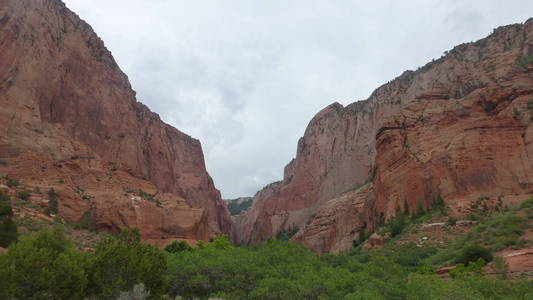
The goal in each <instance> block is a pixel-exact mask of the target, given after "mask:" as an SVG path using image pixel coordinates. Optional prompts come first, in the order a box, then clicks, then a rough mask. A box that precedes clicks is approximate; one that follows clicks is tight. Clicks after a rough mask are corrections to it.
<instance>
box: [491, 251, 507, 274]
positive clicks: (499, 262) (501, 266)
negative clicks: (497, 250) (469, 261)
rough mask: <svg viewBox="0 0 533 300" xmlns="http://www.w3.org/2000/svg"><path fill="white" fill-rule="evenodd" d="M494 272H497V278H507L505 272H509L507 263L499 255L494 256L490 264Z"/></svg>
mask: <svg viewBox="0 0 533 300" xmlns="http://www.w3.org/2000/svg"><path fill="white" fill-rule="evenodd" d="M492 268H493V269H494V272H496V274H498V278H500V279H507V273H508V272H509V265H508V264H507V263H506V262H505V260H504V259H503V258H501V256H496V257H495V258H494V262H493V264H492Z"/></svg>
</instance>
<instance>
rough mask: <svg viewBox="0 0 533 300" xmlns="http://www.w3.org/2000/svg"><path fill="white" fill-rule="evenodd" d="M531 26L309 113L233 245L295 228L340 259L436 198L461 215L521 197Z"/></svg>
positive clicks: (531, 185) (532, 114)
mask: <svg viewBox="0 0 533 300" xmlns="http://www.w3.org/2000/svg"><path fill="white" fill-rule="evenodd" d="M532 119H533V19H530V20H528V21H527V22H526V23H524V24H515V25H509V26H504V27H500V28H498V29H496V30H495V31H494V32H493V33H492V34H491V35H490V36H488V37H487V38H484V39H482V40H479V41H477V42H475V43H467V44H463V45H460V46H457V47H455V48H454V49H453V50H451V51H449V52H447V53H446V54H445V55H444V56H443V57H441V58H440V59H437V60H435V61H433V62H431V63H429V64H427V65H426V66H424V67H422V68H420V69H419V70H417V71H407V72H404V73H403V74H402V75H401V76H399V77H398V78H396V79H394V80H393V81H391V82H389V83H387V84H385V85H383V86H381V87H380V88H378V89H377V90H375V91H374V92H373V93H372V95H371V96H370V97H369V98H368V99H367V100H364V101H359V102H355V103H353V104H350V105H348V106H346V107H343V106H342V105H340V104H338V103H334V104H332V105H330V106H328V107H326V108H325V109H323V110H322V111H321V112H319V113H318V114H317V115H316V116H315V117H314V118H313V119H312V120H311V122H310V123H309V125H308V127H307V129H306V131H305V134H304V136H303V137H302V138H301V139H300V141H299V142H298V149H297V153H296V158H295V159H294V160H293V161H292V162H291V163H290V164H289V165H288V166H287V167H286V169H285V176H284V179H283V181H281V182H278V183H274V184H272V185H269V186H267V187H266V188H265V189H263V190H262V191H260V192H258V193H257V194H256V196H255V197H254V204H253V206H252V207H251V209H250V210H249V211H248V212H247V213H246V214H245V215H242V216H239V217H238V219H237V221H236V228H237V235H236V239H237V240H238V241H239V242H241V243H255V242H259V241H263V240H265V239H267V238H269V237H272V236H275V235H276V233H277V232H279V231H281V230H283V229H287V228H289V226H293V225H296V226H298V228H300V230H299V232H298V233H297V234H296V235H295V236H294V237H293V240H296V241H298V242H300V243H302V244H304V245H306V246H307V247H309V248H310V249H312V250H314V251H316V252H319V253H322V252H340V251H343V250H346V249H348V248H349V247H351V245H352V241H354V240H357V239H358V237H359V232H360V231H363V230H364V231H365V232H367V233H369V232H371V231H372V230H373V229H374V228H375V227H376V226H377V224H379V223H380V222H383V221H384V220H387V219H389V218H391V217H393V216H394V215H395V213H396V212H397V211H398V210H401V211H405V210H408V211H410V212H411V213H413V212H415V211H417V210H418V209H424V210H427V209H431V206H432V205H433V203H434V201H435V199H439V198H443V199H444V202H445V204H446V205H447V206H449V207H450V208H451V209H452V210H453V211H454V213H457V214H461V213H466V212H467V208H468V207H469V205H470V203H471V201H474V200H476V199H478V198H480V197H483V198H489V199H493V200H495V199H499V200H501V201H503V203H505V204H512V203H516V202H519V201H521V200H523V199H526V198H527V197H529V196H530V195H531V194H533V169H532V159H533V158H532V157H533V148H532V147H533V146H532V142H533V126H532V124H533V123H532V122H531V120H532Z"/></svg>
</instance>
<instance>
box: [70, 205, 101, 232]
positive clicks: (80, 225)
mask: <svg viewBox="0 0 533 300" xmlns="http://www.w3.org/2000/svg"><path fill="white" fill-rule="evenodd" d="M73 226H74V228H76V229H85V230H88V231H92V232H96V221H95V218H94V213H93V211H92V209H88V210H87V211H85V212H84V213H83V215H82V216H81V217H80V219H79V220H78V222H77V223H75V224H73Z"/></svg>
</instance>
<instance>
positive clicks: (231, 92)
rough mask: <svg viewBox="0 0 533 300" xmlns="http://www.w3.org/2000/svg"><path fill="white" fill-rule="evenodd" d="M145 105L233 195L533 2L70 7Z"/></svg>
mask: <svg viewBox="0 0 533 300" xmlns="http://www.w3.org/2000/svg"><path fill="white" fill-rule="evenodd" d="M64 1H65V2H66V4H67V6H68V7H69V8H71V9H72V10H74V11H75V12H76V13H78V14H79V15H80V16H81V17H82V18H83V19H84V20H86V21H87V22H88V23H89V24H91V25H92V26H93V28H94V29H95V31H96V32H97V33H98V35H99V36H100V37H101V38H102V39H103V40H104V42H105V43H106V46H107V47H108V48H109V50H111V52H112V53H113V55H114V57H115V59H116V60H117V62H118V64H119V65H120V67H121V68H122V69H123V71H124V72H126V74H128V76H129V78H130V80H131V82H132V85H133V88H134V89H135V90H136V91H137V95H138V100H139V101H141V102H143V103H145V104H147V105H148V106H149V107H150V108H151V109H152V110H153V111H155V112H157V113H159V115H160V116H161V118H162V119H163V120H164V121H166V122H167V123H169V124H171V125H173V126H175V127H177V128H178V129H180V130H181V131H183V132H185V133H187V134H189V135H191V136H193V137H195V138H198V139H199V140H200V141H201V142H202V146H203V149H204V154H205V158H206V164H207V169H208V171H209V172H210V174H211V176H212V177H213V179H214V181H215V184H216V186H217V187H218V188H219V189H220V190H221V192H222V196H223V197H225V198H234V197H239V196H249V195H253V194H254V193H255V192H256V191H257V190H258V189H260V188H261V187H263V186H264V185H266V184H268V183H270V182H272V181H276V180H279V179H281V177H282V173H283V167H284V166H285V164H286V163H287V162H289V160H290V159H291V158H292V157H294V155H295V152H296V143H297V140H298V138H299V137H300V136H301V135H302V134H303V132H304V130H305V127H306V126H307V123H308V122H309V120H310V119H311V118H312V117H313V115H314V114H315V113H316V112H318V111H319V110H320V109H322V108H323V107H325V106H327V105H328V104H330V103H332V102H335V101H337V102H340V103H342V104H344V105H347V104H349V103H351V102H354V101H356V100H361V99H365V98H367V97H368V96H369V95H370V93H371V92H372V90H374V89H375V88H376V87H378V86H379V85H381V84H383V83H385V82H387V81H389V80H391V79H393V78H394V77H396V76H398V75H399V74H401V73H402V72H403V71H405V70H407V69H416V68H418V67H419V66H422V65H424V64H425V63H426V62H428V61H430V60H431V59H432V58H438V57H440V56H441V55H442V53H443V52H444V51H445V50H449V49H450V48H452V47H453V46H454V45H457V44H460V43H464V42H470V41H474V40H477V39H479V38H482V37H484V36H486V35H488V34H490V33H491V32H492V30H493V28H495V27H497V26H500V25H505V24H511V23H522V22H524V21H525V20H526V19H527V18H528V17H533V1H528V0H522V1H521V0H506V1H500V0H477V1H468V0H464V1H461V0H448V1H445V0H440V1H437V0H416V1H394V0H390V1H385V0H384V1H378V0H375V1H356V0H353V1H347V0H346V1H344V0H328V1H324V0H316V1H315V0H268V1H267V0H263V1H260V0H227V1H226V0H225V1H222V0H211V1H207V0H206V1H204V0H90V1H88V0H64Z"/></svg>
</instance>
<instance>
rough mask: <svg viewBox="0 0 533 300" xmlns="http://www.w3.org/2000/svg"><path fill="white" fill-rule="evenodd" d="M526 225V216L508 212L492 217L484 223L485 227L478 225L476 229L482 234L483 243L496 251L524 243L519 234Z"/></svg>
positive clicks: (521, 233)
mask: <svg viewBox="0 0 533 300" xmlns="http://www.w3.org/2000/svg"><path fill="white" fill-rule="evenodd" d="M527 226H528V222H527V219H526V218H524V217H521V216H516V215H512V214H510V213H508V214H503V215H499V216H496V217H494V218H492V219H491V220H490V221H488V222H487V223H486V227H483V226H478V227H477V228H476V231H477V232H478V233H479V234H481V235H483V242H484V243H486V244H487V245H489V246H490V248H491V249H492V250H493V251H497V250H501V249H504V248H506V247H509V246H515V245H519V246H521V245H524V243H525V241H524V240H522V239H521V238H520V236H521V235H523V234H524V230H525V229H526V228H527Z"/></svg>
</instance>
